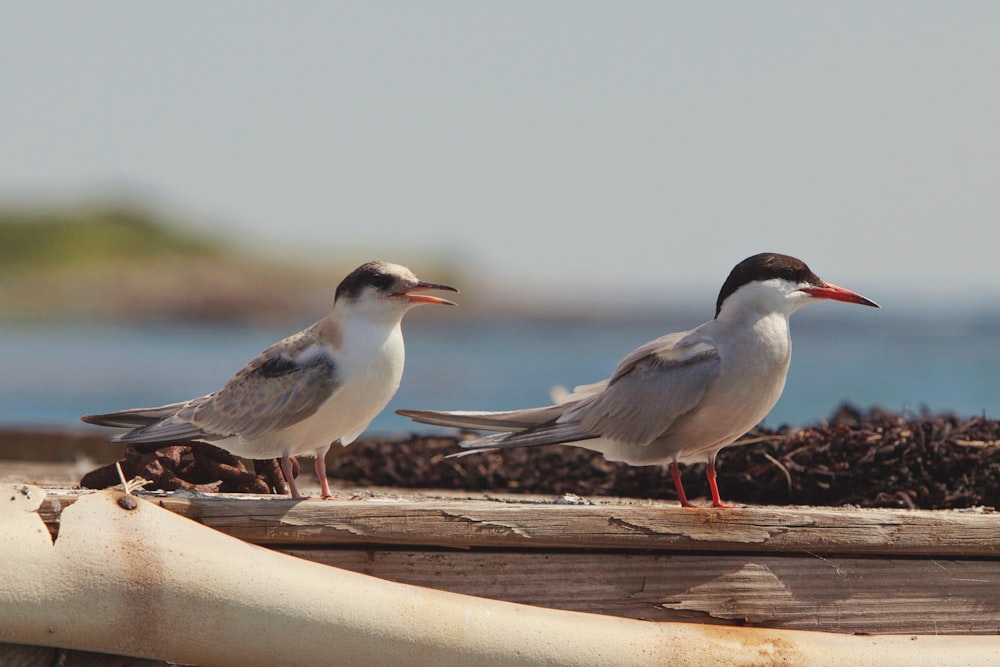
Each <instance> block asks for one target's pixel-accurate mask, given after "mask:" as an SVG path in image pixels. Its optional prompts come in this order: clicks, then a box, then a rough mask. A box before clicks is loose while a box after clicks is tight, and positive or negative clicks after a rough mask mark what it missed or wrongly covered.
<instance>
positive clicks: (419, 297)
mask: <svg viewBox="0 0 1000 667" xmlns="http://www.w3.org/2000/svg"><path fill="white" fill-rule="evenodd" d="M432 289H437V290H445V291H448V292H458V290H457V289H455V288H454V287H451V286H449V285H440V284H438V283H425V282H424V281H420V282H419V283H417V284H416V285H414V286H413V287H411V288H410V289H408V290H406V291H405V292H396V293H395V294H393V296H398V297H402V298H404V299H407V300H409V302H410V303H436V304H438V305H441V306H457V305H458V304H457V303H455V302H454V301H448V299H442V298H440V297H436V296H431V295H429V294H414V292H423V291H425V290H432Z"/></svg>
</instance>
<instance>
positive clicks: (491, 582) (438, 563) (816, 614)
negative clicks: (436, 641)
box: [282, 548, 1000, 634]
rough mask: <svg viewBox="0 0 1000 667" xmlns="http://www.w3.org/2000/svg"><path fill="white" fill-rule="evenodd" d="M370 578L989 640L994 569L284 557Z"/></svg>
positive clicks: (633, 609)
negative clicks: (324, 565)
mask: <svg viewBox="0 0 1000 667" xmlns="http://www.w3.org/2000/svg"><path fill="white" fill-rule="evenodd" d="M282 551H285V552H286V553H291V554H293V555H296V556H300V557H303V558H307V559H309V560H314V561H318V562H321V563H325V564H328V565H333V566H336V567H341V568H346V569H349V570H353V571H356V572H362V573H364V574H369V575H372V576H376V577H380V578H383V579H389V580H392V581H398V582H403V583H410V584H416V585H420V586H428V587H431V588H438V589H443V590H448V591H452V592H456V593H465V594H468V595H476V596H480V597H487V598H494V599H499V600H507V601H511V602H520V603H524V604H531V605H538V606H544V607H553V608H556V609H568V610H574V611H585V612H592V613H600V614H610V615H616V616H624V617H628V618H636V619H643V620H650V621H689V622H698V623H720V624H729V625H731V624H739V625H750V626H760V627H773V628H785V629H798V630H823V631H827V632H847V633H856V632H870V633H929V634H949V633H951V634H996V633H997V632H998V631H1000V569H998V568H997V564H996V562H993V561H958V560H948V559H933V558H904V559H888V558H842V557H834V558H828V557H817V556H799V557H792V556H746V555H742V554H729V555H720V554H671V555H663V554H642V553H634V552H630V553H620V552H609V551H604V552H586V553H581V552H572V553H569V552H551V553H538V552H526V551H499V552H498V551H487V552H481V551H464V552H463V551H412V550H369V551H359V550H354V549H321V548H316V549H282Z"/></svg>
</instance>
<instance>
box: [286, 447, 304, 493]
mask: <svg viewBox="0 0 1000 667" xmlns="http://www.w3.org/2000/svg"><path fill="white" fill-rule="evenodd" d="M281 472H282V473H284V475H285V481H286V482H288V489H289V490H290V491H291V492H292V499H293V500H298V499H299V498H301V497H302V496H300V495H299V487H297V486H295V477H294V476H293V475H292V459H290V458H289V457H287V456H282V457H281Z"/></svg>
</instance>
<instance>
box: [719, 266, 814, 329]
mask: <svg viewBox="0 0 1000 667" xmlns="http://www.w3.org/2000/svg"><path fill="white" fill-rule="evenodd" d="M772 278H783V279H785V280H788V281H790V282H793V283H808V284H810V285H822V284H823V279H822V278H820V277H819V276H817V275H816V274H815V273H813V272H812V271H811V270H810V269H809V267H808V266H806V263H805V262H803V261H802V260H801V259H797V258H795V257H791V256H789V255H779V254H778V253H774V252H762V253H760V254H759V255H754V256H753V257H747V258H746V259H744V260H743V261H742V262H740V263H739V264H737V265H736V266H735V267H733V270H732V271H730V272H729V277H728V278H726V282H724V283H723V284H722V289H721V290H720V291H719V299H718V300H717V301H716V302H715V316H716V317H718V316H719V311H720V310H722V302H723V301H725V300H726V299H727V298H728V297H729V295H730V294H732V293H733V292H735V291H736V290H738V289H739V288H741V287H743V286H744V285H746V284H747V283H752V282H754V281H763V280H770V279H772Z"/></svg>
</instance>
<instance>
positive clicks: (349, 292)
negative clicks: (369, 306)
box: [334, 262, 399, 300]
mask: <svg viewBox="0 0 1000 667" xmlns="http://www.w3.org/2000/svg"><path fill="white" fill-rule="evenodd" d="M398 278H399V276H398V275H396V274H395V273H393V272H392V271H391V270H390V266H389V265H388V264H386V263H385V262H366V263H364V264H362V265H361V266H359V267H358V268H356V269H354V270H353V271H351V272H350V273H349V274H348V275H347V277H346V278H344V279H343V280H341V281H340V284H339V285H337V293H336V295H335V296H334V300H337V299H340V298H347V299H356V298H358V297H359V296H360V295H361V291H362V290H363V289H364V288H366V287H374V288H376V289H379V290H383V291H386V290H388V289H389V288H390V287H392V286H393V285H394V284H395V282H396V280H397V279H398Z"/></svg>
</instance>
